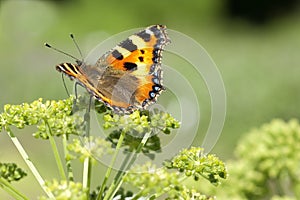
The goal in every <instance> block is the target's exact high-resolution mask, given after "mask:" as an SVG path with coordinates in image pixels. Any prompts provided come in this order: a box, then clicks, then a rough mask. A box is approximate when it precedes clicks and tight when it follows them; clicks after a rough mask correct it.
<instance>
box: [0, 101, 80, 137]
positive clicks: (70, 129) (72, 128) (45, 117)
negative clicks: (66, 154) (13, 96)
mask: <svg viewBox="0 0 300 200" xmlns="http://www.w3.org/2000/svg"><path fill="white" fill-rule="evenodd" d="M72 104H73V98H69V99H66V100H60V101H46V102H45V103H43V102H42V99H41V98H40V99H38V100H36V101H34V102H32V103H30V104H28V103H23V104H21V105H10V104H7V105H5V106H4V112H3V113H2V114H0V130H1V129H2V127H3V128H4V129H5V130H6V131H8V132H9V133H10V134H12V132H11V129H10V126H15V127H17V128H19V129H23V128H24V127H25V126H28V125H37V128H38V131H37V132H36V133H34V134H33V135H34V137H36V138H43V139H48V137H49V136H48V133H47V131H48V130H51V133H50V134H52V135H53V136H60V135H62V134H66V135H69V134H75V135H78V134H80V133H81V128H82V127H81V126H83V119H82V118H81V117H79V116H77V115H71V113H72Z"/></svg>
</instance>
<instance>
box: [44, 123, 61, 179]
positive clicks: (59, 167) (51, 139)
mask: <svg viewBox="0 0 300 200" xmlns="http://www.w3.org/2000/svg"><path fill="white" fill-rule="evenodd" d="M44 122H45V123H46V126H47V127H48V131H47V134H48V137H49V142H50V145H51V147H52V151H53V154H54V157H55V161H56V165H57V167H58V171H59V174H60V177H61V179H63V180H67V177H66V174H65V171H64V167H63V164H62V161H61V158H60V155H59V152H58V148H57V145H56V142H55V140H54V138H53V135H52V131H51V127H50V125H49V123H48V120H47V119H44Z"/></svg>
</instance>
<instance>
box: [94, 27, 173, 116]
mask: <svg viewBox="0 0 300 200" xmlns="http://www.w3.org/2000/svg"><path fill="white" fill-rule="evenodd" d="M169 42H170V40H169V38H168V36H167V33H166V27H165V26H162V25H154V26H150V27H148V28H146V29H144V30H142V31H140V32H138V33H136V34H134V35H131V36H130V37H129V38H127V39H126V40H124V41H123V42H121V43H120V44H119V45H117V46H116V47H115V48H113V49H112V50H111V51H109V52H108V53H107V54H105V55H103V56H102V57H101V58H100V59H99V60H98V61H97V64H96V66H98V67H99V68H100V69H103V68H105V70H104V71H103V75H102V76H101V79H100V80H99V84H98V86H97V88H98V90H99V91H100V93H101V94H105V96H106V97H108V98H107V99H106V100H104V101H105V102H107V103H108V104H109V105H110V106H111V107H112V108H113V109H114V110H115V111H122V112H124V111H125V112H126V111H129V112H131V111H132V110H134V109H136V108H145V107H146V106H147V105H149V104H151V103H153V102H155V101H156V98H157V97H158V96H159V94H160V93H161V91H162V90H163V89H164V88H163V86H162V70H161V58H162V51H163V49H164V47H165V45H166V44H168V43H169ZM99 97H100V98H101V96H99ZM101 99H102V100H103V98H101Z"/></svg>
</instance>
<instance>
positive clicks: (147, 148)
mask: <svg viewBox="0 0 300 200" xmlns="http://www.w3.org/2000/svg"><path fill="white" fill-rule="evenodd" d="M103 118H104V124H103V127H104V128H105V129H113V131H112V132H111V133H110V134H109V136H108V138H107V140H109V141H111V142H112V144H113V145H116V144H117V142H118V140H119V138H120V135H121V133H122V132H125V133H126V135H125V139H124V141H123V144H122V146H125V147H126V149H125V151H129V152H133V151H134V150H136V149H137V148H138V146H139V145H140V143H141V141H142V139H143V137H144V136H145V134H146V133H151V135H150V137H149V138H148V139H147V142H146V144H145V145H144V146H143V148H142V150H141V151H142V152H143V153H146V154H147V156H149V157H150V158H154V154H151V153H150V152H159V151H160V149H161V145H160V139H159V136H158V134H157V133H159V132H163V133H165V134H169V133H170V132H171V130H170V129H177V128H179V126H180V123H179V122H178V121H177V120H176V119H175V118H173V117H172V116H171V115H170V114H169V113H165V112H162V111H160V112H154V113H149V111H138V110H137V111H135V112H133V113H132V114H130V115H111V114H105V115H104V116H103Z"/></svg>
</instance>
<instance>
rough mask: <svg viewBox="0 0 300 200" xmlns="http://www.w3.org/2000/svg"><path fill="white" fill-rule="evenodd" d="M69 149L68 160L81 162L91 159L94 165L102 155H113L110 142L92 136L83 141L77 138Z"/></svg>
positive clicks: (68, 146)
mask: <svg viewBox="0 0 300 200" xmlns="http://www.w3.org/2000/svg"><path fill="white" fill-rule="evenodd" d="M67 148H68V150H69V153H68V154H67V156H66V160H75V159H79V160H80V161H81V162H83V161H84V160H85V159H86V158H91V159H92V163H95V162H96V160H95V159H97V158H100V157H101V156H102V155H106V154H112V153H113V149H112V148H111V143H110V142H108V141H106V140H105V139H102V138H99V137H97V138H94V137H92V136H90V137H84V138H82V140H79V139H77V138H75V139H73V141H72V142H71V143H69V144H68V145H67Z"/></svg>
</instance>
